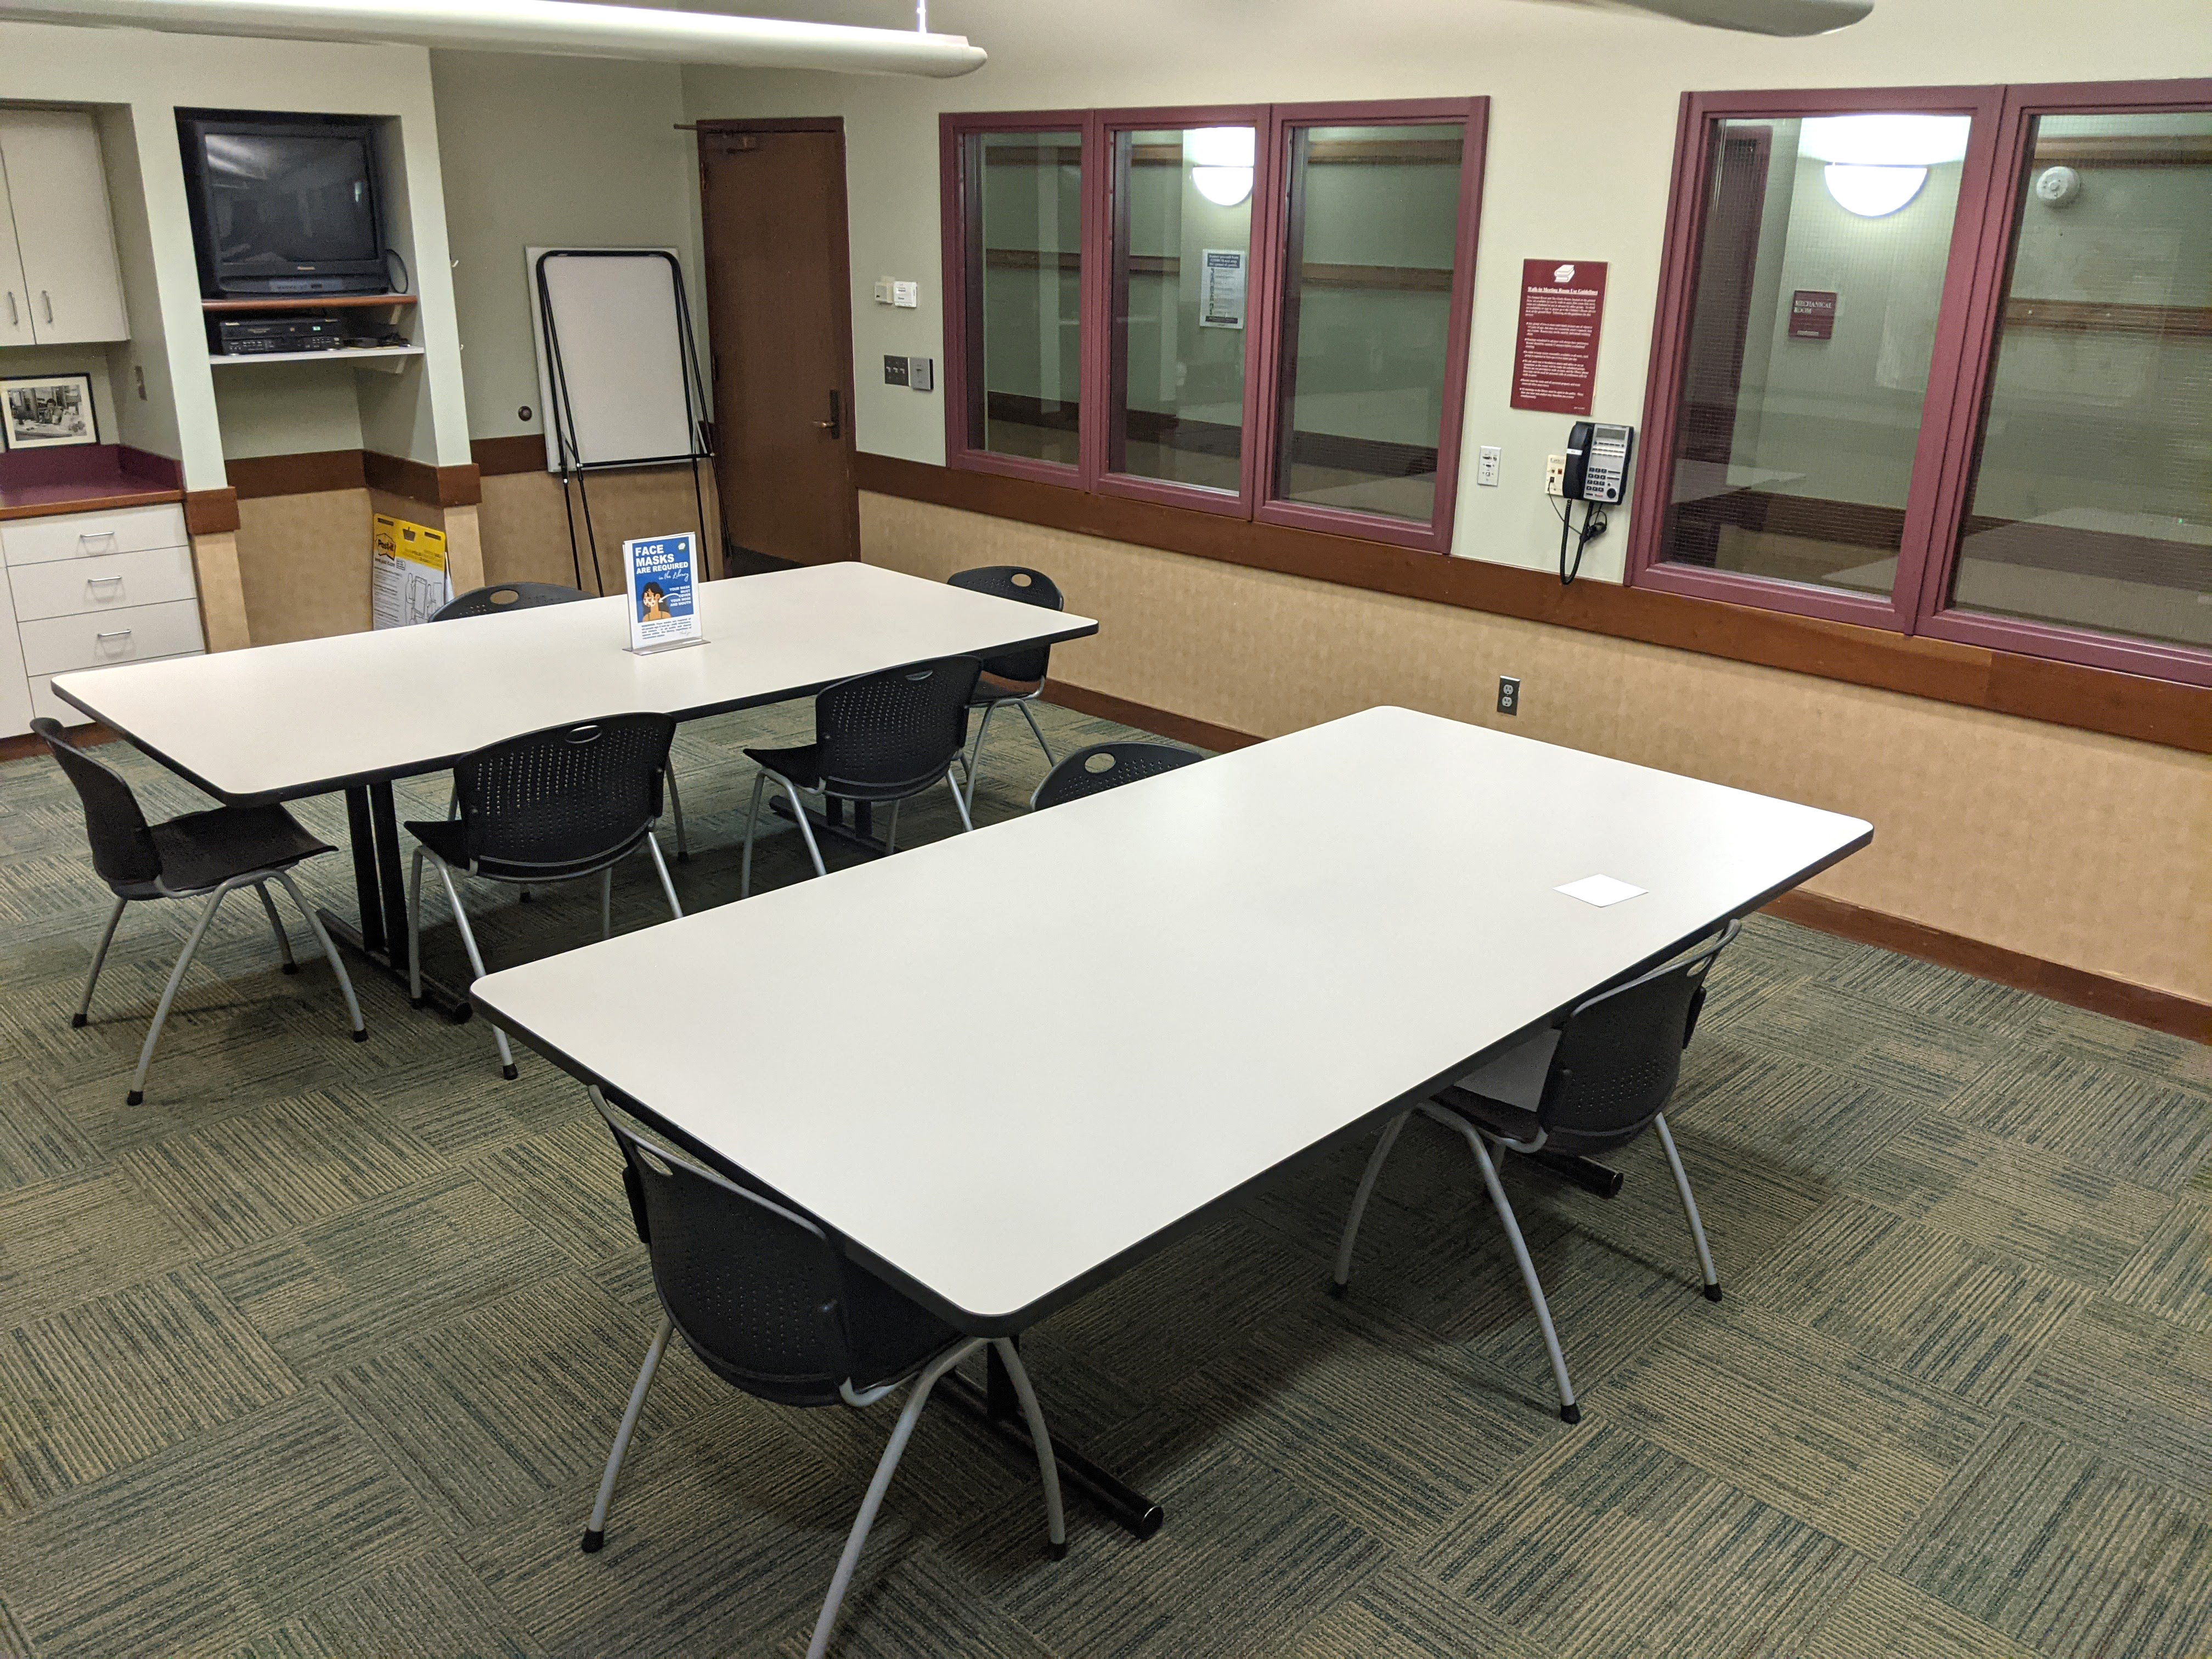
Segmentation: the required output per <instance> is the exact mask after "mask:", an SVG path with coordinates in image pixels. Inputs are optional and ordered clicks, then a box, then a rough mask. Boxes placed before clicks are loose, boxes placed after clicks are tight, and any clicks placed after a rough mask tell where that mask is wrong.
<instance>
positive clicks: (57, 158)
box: [0, 109, 131, 345]
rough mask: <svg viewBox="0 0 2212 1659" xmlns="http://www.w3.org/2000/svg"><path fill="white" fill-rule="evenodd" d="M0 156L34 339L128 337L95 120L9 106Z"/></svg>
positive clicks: (1, 119) (60, 341)
mask: <svg viewBox="0 0 2212 1659" xmlns="http://www.w3.org/2000/svg"><path fill="white" fill-rule="evenodd" d="M0 160H4V161H5V163H6V166H7V169H8V194H9V204H10V206H11V207H12V209H13V210H14V218H15V239H16V241H17V242H18V243H19V244H20V251H21V258H22V262H23V264H22V271H23V283H24V288H25V290H26V307H25V309H26V311H27V313H28V315H27V321H28V322H29V323H30V325H31V331H32V334H33V337H34V338H35V339H37V341H38V342H39V343H40V344H41V345H67V344H72V343H76V342H79V341H86V340H120V339H123V338H125V337H127V336H128V335H129V334H130V332H131V326H130V324H129V323H128V322H127V321H125V318H124V314H123V279H122V275H121V272H120V271H119V270H118V268H117V265H116V259H115V232H114V229H113V227H112V221H111V220H110V219H109V217H108V211H107V177H106V170H105V169H104V168H103V167H101V166H100V134H99V132H98V131H97V130H96V129H95V128H94V125H93V121H92V117H91V116H90V115H88V114H85V113H83V112H79V111H76V110H42V109H23V110H10V111H9V112H7V113H6V114H5V115H4V116H0ZM8 280H9V277H6V276H0V282H6V281H8Z"/></svg>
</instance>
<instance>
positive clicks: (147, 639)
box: [21, 599, 206, 674]
mask: <svg viewBox="0 0 2212 1659" xmlns="http://www.w3.org/2000/svg"><path fill="white" fill-rule="evenodd" d="M21 635H22V638H23V671H24V672H25V673H26V674H64V673H67V672H68V671H70V669H72V668H105V667H106V666H107V665H109V664H110V663H118V662H143V661H145V660H146V659H148V658H149V657H177V656H182V655H185V653H188V652H193V651H199V650H204V648H205V647H206V641H204V640H203V639H202V638H201V637H200V607H199V605H198V602H197V600H193V599H176V600H173V601H171V602H170V603H169V604H167V605H132V606H131V608H130V609H129V610H127V611H97V612H94V614H93V615H91V616H88V617H46V619H45V620H43V621H41V622H27V623H24V624H23V625H22V628H21Z"/></svg>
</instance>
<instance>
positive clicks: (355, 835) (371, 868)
mask: <svg viewBox="0 0 2212 1659" xmlns="http://www.w3.org/2000/svg"><path fill="white" fill-rule="evenodd" d="M346 835H347V837H348V839H349V840H350V841H351V842H353V890H354V902H355V904H356V907H357V914H358V915H359V917H360V921H359V923H358V925H356V923H355V922H352V921H348V920H347V919H346V918H345V917H343V916H341V915H337V913H336V912H335V911H331V910H325V911H323V912H322V918H323V926H324V927H326V928H328V929H329V930H330V935H331V939H334V940H336V941H337V944H338V945H340V946H342V947H343V948H344V949H346V950H349V951H352V952H353V953H354V954H355V955H356V956H357V957H361V958H362V960H363V961H364V962H366V963H368V965H369V966H370V967H372V968H376V969H381V970H382V971H383V972H384V973H385V974H386V975H389V976H390V977H392V979H394V980H396V981H398V983H399V984H401V985H403V986H404V985H405V984H406V983H407V889H406V886H405V884H404V883H403V882H402V881H401V879H400V874H399V818H398V811H397V810H396V808H395V806H394V803H393V801H392V786H391V785H390V784H388V783H373V784H367V785H356V786H355V787H353V788H350V789H349V790H347V791H346ZM422 1000H423V1001H424V1002H425V1003H427V1004H428V1006H431V1007H433V1008H435V1009H436V1010H437V1011H438V1012H440V1013H441V1014H443V1015H444V1016H445V1017H446V1018H447V1019H450V1020H452V1021H453V1023H454V1024H457V1025H458V1024H460V1023H461V1022H462V1021H463V1020H465V1019H466V1018H468V1017H469V1015H470V1014H471V1012H473V1010H472V1009H471V1006H470V1003H469V1000H468V997H467V996H466V995H465V994H464V993H462V992H459V991H456V990H455V989H453V987H452V986H450V985H447V984H446V983H444V982H443V981H440V980H435V979H433V978H431V977H430V975H428V974H425V975H422Z"/></svg>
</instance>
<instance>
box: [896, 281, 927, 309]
mask: <svg viewBox="0 0 2212 1659" xmlns="http://www.w3.org/2000/svg"><path fill="white" fill-rule="evenodd" d="M891 303H892V304H893V305H895V306H899V307H903V308H904V309H906V310H908V311H911V310H913V309H914V307H916V306H918V305H920V304H921V283H892V284H891Z"/></svg>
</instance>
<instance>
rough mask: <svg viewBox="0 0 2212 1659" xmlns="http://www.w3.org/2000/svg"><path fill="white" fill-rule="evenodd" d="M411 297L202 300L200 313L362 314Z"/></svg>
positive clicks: (408, 303)
mask: <svg viewBox="0 0 2212 1659" xmlns="http://www.w3.org/2000/svg"><path fill="white" fill-rule="evenodd" d="M415 301H416V296H415V295H412V294H297V295H270V297H269V298H267V299H265V300H203V301H200V309H201V310H202V311H365V310H368V309H371V308H373V307H378V306H411V305H413V304H414V303H415Z"/></svg>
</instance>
